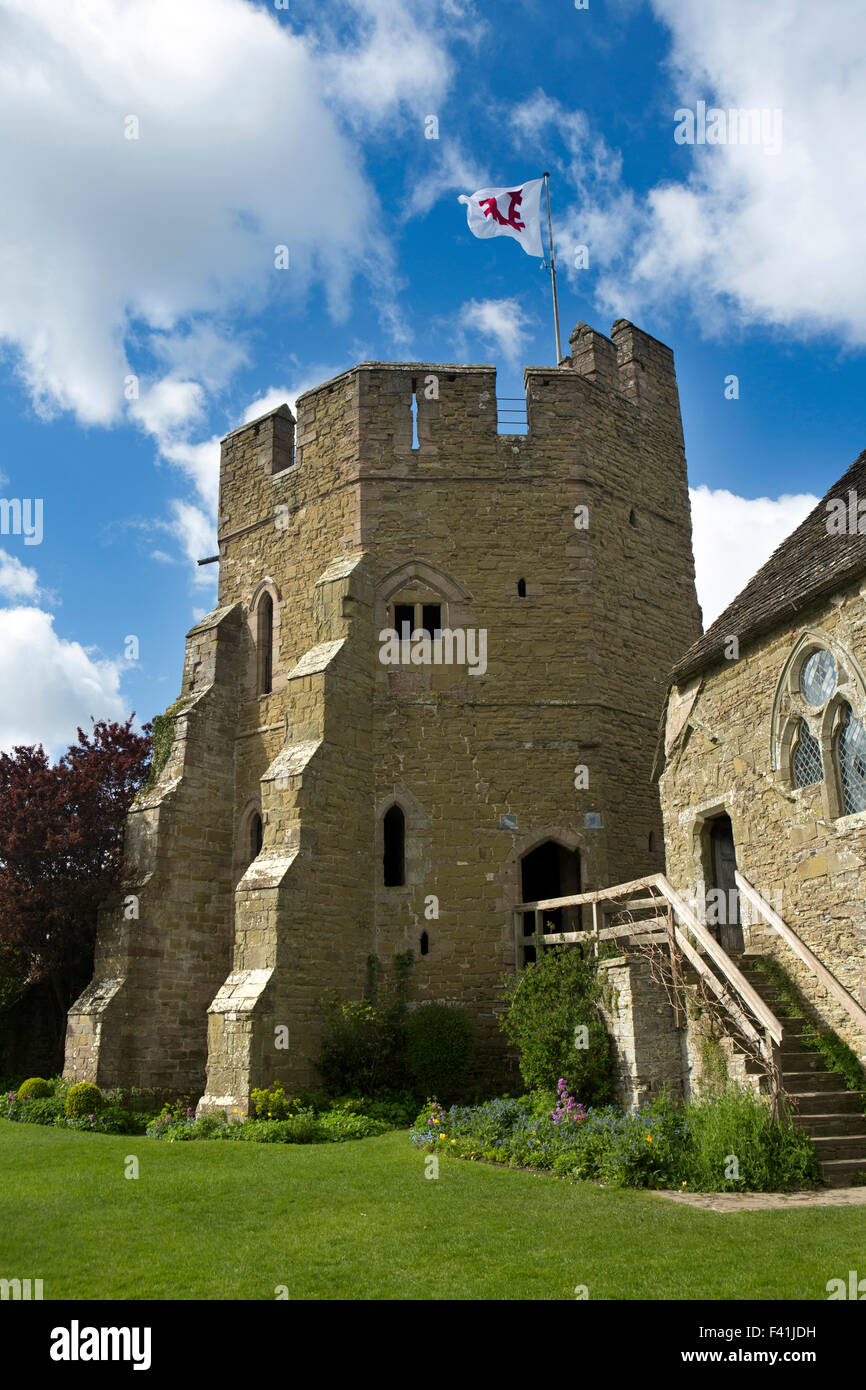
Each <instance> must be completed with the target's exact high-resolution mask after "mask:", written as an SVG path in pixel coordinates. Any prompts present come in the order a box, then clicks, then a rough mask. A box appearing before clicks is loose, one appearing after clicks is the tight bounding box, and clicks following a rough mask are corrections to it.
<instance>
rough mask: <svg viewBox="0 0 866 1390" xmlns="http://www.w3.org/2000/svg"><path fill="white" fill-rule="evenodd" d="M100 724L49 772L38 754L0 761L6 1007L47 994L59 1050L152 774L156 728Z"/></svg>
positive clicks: (1, 974) (0, 974)
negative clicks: (33, 993) (31, 991)
mask: <svg viewBox="0 0 866 1390" xmlns="http://www.w3.org/2000/svg"><path fill="white" fill-rule="evenodd" d="M132 717H133V716H130V718H129V719H127V721H126V723H125V724H117V723H107V722H105V721H104V720H100V721H98V722H94V724H93V729H92V732H91V733H89V734H86V733H84V732H83V730H81V729H79V730H78V742H77V743H75V744H73V745H72V746H71V747H70V748H69V750H68V752H66V753H65V754H64V755H63V757H62V758H60V759H59V761H58V762H57V763H55V764H54V765H52V764H51V763H49V760H48V758H47V756H46V754H45V750H44V749H43V748H42V747H41V746H40V747H23V746H22V747H17V748H16V749H15V750H14V752H13V753H12V754H9V753H2V754H0V1008H3V1007H4V1005H5V1006H7V1007H8V1006H9V1004H10V1003H12V1002H14V1001H15V1000H16V999H17V998H18V997H20V996H21V994H22V993H24V992H25V991H26V990H27V989H28V988H29V987H31V986H35V985H48V986H50V988H51V992H52V995H53V998H54V1001H55V1004H56V1011H57V1031H58V1050H59V1049H60V1048H62V1038H63V1031H64V1028H65V1019H66V1011H67V1009H68V1008H69V1005H70V1004H71V1003H72V1002H73V1000H74V999H75V998H76V996H77V995H78V994H79V993H80V991H81V990H82V989H83V988H84V985H85V984H86V983H87V981H88V980H89V979H90V976H91V973H92V968H93V948H94V942H95V937H96V913H97V908H98V907H99V904H100V903H101V902H102V900H103V899H104V898H106V897H107V896H108V894H109V893H110V892H111V890H112V889H113V888H114V887H115V885H116V884H117V882H118V879H119V875H120V868H121V859H122V852H123V825H124V820H125V817H126V813H127V811H128V810H129V807H130V804H131V802H132V799H133V797H134V796H135V794H136V792H137V791H138V790H139V788H140V787H141V786H142V784H143V782H144V780H145V778H146V777H147V774H148V771H149V767H150V749H151V741H150V725H149V724H146V725H145V726H144V732H143V733H141V734H139V733H136V732H135V731H134V730H133V729H132V727H131V726H132Z"/></svg>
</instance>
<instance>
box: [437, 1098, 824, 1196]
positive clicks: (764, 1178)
mask: <svg viewBox="0 0 866 1390" xmlns="http://www.w3.org/2000/svg"><path fill="white" fill-rule="evenodd" d="M410 1138H411V1141H412V1143H413V1144H415V1145H417V1146H418V1147H419V1148H423V1149H426V1150H428V1151H430V1152H436V1153H443V1152H447V1153H451V1154H453V1155H455V1156H457V1157H459V1158H468V1159H485V1160H488V1161H491V1162H494V1163H504V1164H508V1165H509V1166H511V1167H525V1168H537V1169H541V1170H543V1171H546V1172H550V1173H554V1174H557V1175H558V1176H560V1177H567V1178H572V1179H593V1180H596V1181H599V1182H603V1183H605V1184H606V1185H608V1186H610V1187H643V1188H673V1187H679V1188H683V1189H687V1190H691V1191H699V1192H744V1191H753V1192H767V1191H780V1190H785V1189H790V1188H793V1187H799V1188H803V1187H813V1186H815V1185H816V1184H817V1183H818V1182H819V1181H820V1169H819V1166H818V1159H817V1155H816V1153H815V1148H814V1145H813V1144H812V1143H811V1142H810V1140H809V1139H808V1138H807V1137H806V1136H805V1135H803V1134H802V1133H801V1132H800V1131H799V1130H797V1129H796V1128H795V1127H794V1125H793V1124H792V1123H791V1122H790V1120H783V1121H781V1122H779V1123H774V1122H773V1120H772V1118H771V1115H770V1112H769V1109H768V1107H767V1106H766V1105H765V1104H763V1103H762V1102H761V1101H760V1100H758V1099H756V1098H755V1096H754V1095H752V1094H751V1093H750V1092H747V1091H743V1090H737V1089H735V1088H732V1089H730V1090H728V1091H725V1092H724V1093H722V1094H721V1095H717V1096H713V1097H711V1098H707V1099H706V1100H702V1101H698V1102H695V1103H693V1104H691V1105H683V1104H681V1103H679V1102H677V1101H674V1100H672V1099H670V1098H669V1097H668V1096H666V1095H662V1096H659V1097H658V1098H657V1099H655V1100H653V1101H651V1102H649V1103H648V1104H646V1105H643V1106H641V1107H640V1108H639V1109H637V1110H635V1111H632V1112H630V1113H627V1114H624V1113H623V1112H622V1111H621V1110H618V1109H616V1108H615V1107H614V1106H604V1107H596V1108H590V1109H584V1107H583V1106H581V1105H580V1104H579V1103H578V1102H577V1101H576V1100H575V1099H574V1098H573V1097H571V1096H569V1094H568V1090H567V1086H566V1083H565V1082H564V1081H560V1082H559V1087H558V1091H557V1094H556V1096H555V1097H554V1096H553V1095H551V1094H549V1093H545V1092H536V1093H533V1094H532V1095H529V1096H521V1097H517V1098H511V1097H507V1096H506V1097H502V1098H500V1099H498V1100H493V1101H489V1102H488V1103H487V1104H485V1105H479V1106H457V1105H454V1106H452V1107H451V1109H450V1110H447V1111H446V1110H444V1109H443V1107H442V1106H441V1105H439V1104H438V1102H436V1101H430V1102H428V1104H427V1105H426V1106H425V1108H424V1110H422V1112H421V1114H420V1115H419V1116H418V1118H417V1119H416V1121H415V1124H414V1126H413V1127H412V1130H411V1133H410Z"/></svg>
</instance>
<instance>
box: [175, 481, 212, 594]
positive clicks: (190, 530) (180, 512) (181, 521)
mask: <svg viewBox="0 0 866 1390" xmlns="http://www.w3.org/2000/svg"><path fill="white" fill-rule="evenodd" d="M171 510H172V520H171V521H170V522H168V523H167V525H168V529H169V531H170V532H171V533H172V535H173V536H174V538H175V540H176V541H177V542H178V544H179V545H180V548H181V550H182V551H183V553H184V555H186V557H187V559H188V560H192V561H193V563H195V562H196V561H197V560H204V559H206V557H207V556H209V555H216V553H217V537H216V519H215V516H214V514H213V513H211V512H208V511H205V510H204V509H203V508H202V507H197V506H196V505H195V503H193V502H185V501H182V500H181V499H179V498H175V499H174V500H173V501H172V504H171ZM194 574H195V582H196V583H197V584H214V583H216V580H217V578H218V575H217V571H216V568H215V567H214V566H212V565H202V566H201V567H199V566H198V565H196V569H195V571H194Z"/></svg>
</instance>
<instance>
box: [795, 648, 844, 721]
mask: <svg viewBox="0 0 866 1390" xmlns="http://www.w3.org/2000/svg"><path fill="white" fill-rule="evenodd" d="M835 689H836V662H835V661H834V659H833V657H832V656H831V654H830V652H827V651H819V652H813V653H812V655H811V656H810V657H809V660H808V661H807V662H806V664H805V666H804V667H803V670H802V672H801V675H800V690H801V691H802V693H803V696H804V698H805V699H806V700H808V702H809V704H810V705H814V706H815V707H816V708H818V707H820V706H821V705H826V703H827V701H828V700H829V699H830V696H831V695H832V694H833V692H834V690H835Z"/></svg>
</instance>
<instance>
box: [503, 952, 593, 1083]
mask: <svg viewBox="0 0 866 1390" xmlns="http://www.w3.org/2000/svg"><path fill="white" fill-rule="evenodd" d="M505 985H506V995H505V998H506V1006H507V1007H506V1012H505V1014H504V1015H503V1017H502V1018H501V1019H500V1026H501V1027H502V1029H503V1031H504V1032H505V1033H506V1034H507V1036H508V1037H509V1039H510V1040H511V1042H513V1043H515V1044H516V1045H517V1048H518V1049H519V1052H520V1071H521V1075H522V1076H523V1079H524V1081H525V1082H526V1084H527V1086H529V1087H532V1088H536V1087H538V1088H542V1089H544V1090H548V1091H550V1090H554V1089H555V1087H556V1086H557V1083H558V1082H559V1081H560V1079H562V1078H564V1079H565V1080H566V1081H567V1082H568V1088H569V1091H570V1093H571V1094H572V1095H573V1096H575V1097H576V1098H577V1099H578V1100H579V1101H580V1102H581V1103H582V1104H583V1105H602V1104H604V1103H605V1102H606V1101H608V1100H609V1099H610V1098H611V1094H612V1086H613V1058H612V1053H611V1044H610V1038H609V1036H608V1032H607V1028H606V1026H605V1022H604V1019H603V1018H602V1016H601V1013H600V1010H599V1001H600V999H601V993H602V990H601V983H600V981H599V978H598V969H597V964H596V961H595V958H594V956H592V955H590V954H589V953H587V954H586V955H584V954H583V951H582V950H581V948H580V947H578V946H551V947H548V948H547V949H546V950H544V951H543V952H542V955H541V959H540V960H538V961H536V962H534V963H533V964H530V965H527V966H525V967H524V969H523V970H521V971H520V973H519V974H518V976H517V977H516V978H514V977H507V978H506V981H505Z"/></svg>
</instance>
